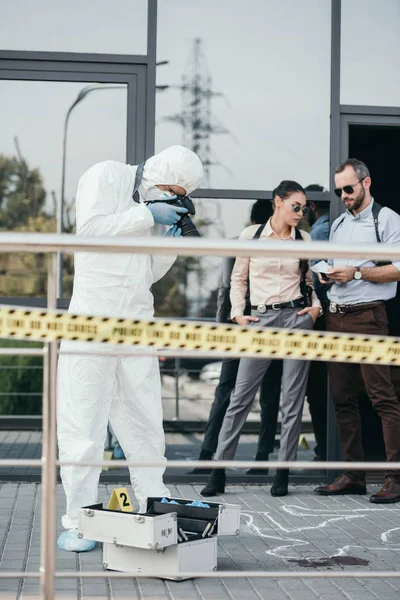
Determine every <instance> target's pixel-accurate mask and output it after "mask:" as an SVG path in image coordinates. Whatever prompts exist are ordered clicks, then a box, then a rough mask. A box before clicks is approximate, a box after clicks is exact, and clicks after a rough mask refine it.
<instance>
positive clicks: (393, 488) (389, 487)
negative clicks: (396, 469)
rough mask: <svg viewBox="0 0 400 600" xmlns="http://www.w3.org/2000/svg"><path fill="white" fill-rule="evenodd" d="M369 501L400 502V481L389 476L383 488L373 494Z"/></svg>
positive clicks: (375, 502) (382, 502) (377, 502)
mask: <svg viewBox="0 0 400 600" xmlns="http://www.w3.org/2000/svg"><path fill="white" fill-rule="evenodd" d="M369 501H370V502H373V503H374V504H391V503H392V502H400V482H399V481H396V480H395V479H393V477H387V478H386V481H385V483H384V485H383V487H382V489H381V490H379V492H377V493H376V494H373V495H372V496H371V498H370V499H369Z"/></svg>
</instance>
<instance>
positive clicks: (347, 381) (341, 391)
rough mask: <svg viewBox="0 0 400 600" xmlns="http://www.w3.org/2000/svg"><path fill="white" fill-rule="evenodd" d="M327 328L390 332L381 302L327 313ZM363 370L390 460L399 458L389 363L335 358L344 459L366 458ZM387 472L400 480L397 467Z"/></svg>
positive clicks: (399, 423) (399, 411)
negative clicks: (361, 405)
mask: <svg viewBox="0 0 400 600" xmlns="http://www.w3.org/2000/svg"><path fill="white" fill-rule="evenodd" d="M327 330H328V331H341V332H347V333H366V334H373V335H387V333H388V327H387V317H386V311H385V306H384V304H383V303H382V304H378V305H376V306H374V307H370V308H363V307H360V309H359V310H356V311H354V312H346V313H344V314H340V313H333V314H332V313H328V314H327ZM360 370H361V376H362V379H363V381H364V385H365V389H366V392H367V394H368V396H369V398H370V400H371V402H372V405H373V407H374V409H375V410H376V412H377V413H378V415H379V417H380V419H381V422H382V430H383V437H384V441H385V449H386V458H387V461H388V462H392V461H400V403H399V401H398V399H397V395H396V392H395V389H394V386H393V384H392V381H391V377H390V367H389V366H386V365H369V364H361V365H358V364H354V363H337V362H332V363H330V365H329V377H330V384H331V390H332V396H333V400H334V404H335V412H336V421H337V426H338V432H339V439H340V443H341V446H342V452H343V460H345V461H362V460H364V452H363V447H362V437H361V419H360V409H359V389H360V387H359V372H360ZM352 472H353V473H355V474H357V475H359V476H360V478H364V477H365V472H362V471H360V472H355V471H352ZM387 476H393V477H395V478H396V479H397V480H398V481H400V472H398V471H392V470H389V471H388V472H387Z"/></svg>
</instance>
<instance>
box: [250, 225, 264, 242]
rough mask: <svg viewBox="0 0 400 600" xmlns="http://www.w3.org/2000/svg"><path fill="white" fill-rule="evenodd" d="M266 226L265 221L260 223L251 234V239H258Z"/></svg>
mask: <svg viewBox="0 0 400 600" xmlns="http://www.w3.org/2000/svg"><path fill="white" fill-rule="evenodd" d="M265 226H266V223H263V224H262V225H260V227H259V228H258V229H257V231H256V232H255V234H254V235H253V238H252V239H253V240H258V239H260V236H261V234H262V232H263V231H264V229H265Z"/></svg>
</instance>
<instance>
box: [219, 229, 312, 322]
mask: <svg viewBox="0 0 400 600" xmlns="http://www.w3.org/2000/svg"><path fill="white" fill-rule="evenodd" d="M258 228H259V225H251V226H250V227H246V229H245V230H244V231H242V233H241V234H240V238H239V239H241V240H251V239H252V238H253V237H254V235H255V233H256V231H257V229H258ZM301 235H302V236H303V239H304V241H306V242H308V241H309V240H311V236H310V234H308V233H307V232H306V231H302V232H301ZM260 239H261V240H264V241H267V240H279V239H280V238H279V237H278V236H277V235H276V233H275V232H274V230H273V229H272V227H271V221H270V220H269V221H268V223H267V224H266V226H265V228H264V230H263V232H262V233H261V236H260ZM295 239H296V233H295V228H294V227H292V230H291V233H290V237H289V238H288V240H290V241H293V240H295ZM248 278H249V280H250V302H251V304H252V305H255V306H257V305H258V304H274V303H278V302H290V301H291V300H297V299H298V298H300V297H301V292H300V282H301V272H300V265H299V259H297V258H290V257H288V258H280V257H272V256H271V257H268V258H267V257H266V258H263V257H257V258H246V257H238V258H237V259H236V261H235V265H234V267H233V271H232V278H231V294H230V298H231V304H232V312H231V318H232V319H234V318H235V317H237V316H239V315H243V314H244V309H245V305H246V292H247V285H248ZM306 280H307V284H308V285H309V286H310V287H312V288H313V283H312V274H311V270H310V269H309V270H308V273H307V276H306ZM312 306H318V307H321V303H320V301H319V300H318V298H317V295H316V293H315V291H313V293H312Z"/></svg>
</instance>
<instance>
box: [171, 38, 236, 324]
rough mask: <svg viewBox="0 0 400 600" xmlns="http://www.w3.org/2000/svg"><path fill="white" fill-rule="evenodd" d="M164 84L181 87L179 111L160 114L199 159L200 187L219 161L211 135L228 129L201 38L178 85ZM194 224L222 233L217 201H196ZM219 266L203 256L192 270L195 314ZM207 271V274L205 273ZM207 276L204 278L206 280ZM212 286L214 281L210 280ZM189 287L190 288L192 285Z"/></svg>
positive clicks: (209, 289) (219, 95)
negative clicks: (217, 110)
mask: <svg viewBox="0 0 400 600" xmlns="http://www.w3.org/2000/svg"><path fill="white" fill-rule="evenodd" d="M168 87H172V88H178V89H180V90H181V99H182V108H181V111H180V112H179V113H176V114H174V115H169V116H167V117H164V118H163V120H164V121H169V122H172V123H176V124H178V125H180V127H181V128H182V143H183V144H184V145H185V146H186V147H187V148H190V149H191V150H193V152H195V153H196V154H197V155H198V156H199V158H200V160H201V161H202V163H203V168H204V178H203V181H202V187H210V186H211V168H212V167H213V166H216V165H221V163H220V162H219V161H217V160H215V158H214V156H213V152H212V149H211V139H212V136H213V135H221V134H229V133H230V132H229V131H228V130H227V129H226V128H225V127H224V126H223V124H221V123H220V122H219V121H218V120H217V119H216V117H215V116H214V115H213V113H212V100H213V98H216V97H223V94H222V93H221V92H215V91H214V90H213V82H212V77H211V75H210V72H209V69H208V65H207V61H206V58H205V55H204V52H203V46H202V40H201V39H200V38H196V39H195V40H194V43H193V47H192V50H191V52H190V55H189V59H188V62H187V64H186V67H185V70H184V73H183V75H182V79H181V84H180V85H169V86H168ZM196 224H197V225H198V226H199V227H200V231H201V232H202V234H204V233H206V235H211V237H212V231H211V230H212V229H214V230H216V232H217V235H218V236H222V237H225V227H224V223H223V219H222V218H221V205H220V202H219V201H218V200H212V201H207V200H202V201H201V202H199V203H197V204H196ZM218 270H219V264H218V261H217V262H215V259H214V260H212V259H206V258H203V259H201V260H200V262H199V265H198V270H197V272H196V274H195V281H194V282H193V283H194V287H195V289H197V293H196V297H197V304H193V306H192V311H193V313H194V314H197V315H198V314H199V311H200V310H201V308H202V305H203V304H204V303H205V302H206V300H207V298H208V294H209V293H210V291H211V289H212V287H211V288H208V286H209V285H210V283H211V281H209V278H210V275H211V276H212V277H211V279H214V280H215V277H216V273H217V271H218ZM206 273H207V278H206V277H205V274H206ZM206 279H207V281H206ZM212 285H213V287H215V282H214V283H213V284H212ZM192 289H193V288H192Z"/></svg>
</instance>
